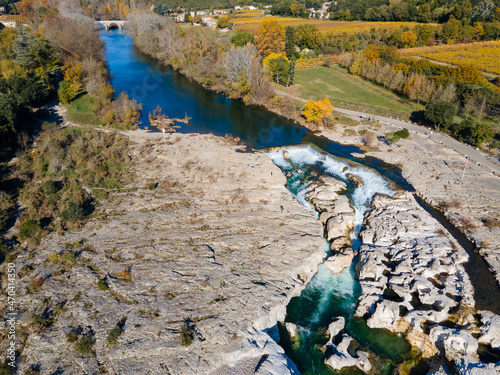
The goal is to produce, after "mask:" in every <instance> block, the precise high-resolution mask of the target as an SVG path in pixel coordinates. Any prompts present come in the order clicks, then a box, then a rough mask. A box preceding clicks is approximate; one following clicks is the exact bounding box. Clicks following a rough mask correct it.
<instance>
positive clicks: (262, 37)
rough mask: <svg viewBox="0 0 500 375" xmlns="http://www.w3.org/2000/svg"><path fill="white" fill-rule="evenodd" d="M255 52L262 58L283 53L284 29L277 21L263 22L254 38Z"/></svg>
mask: <svg viewBox="0 0 500 375" xmlns="http://www.w3.org/2000/svg"><path fill="white" fill-rule="evenodd" d="M255 43H256V44H257V50H258V51H259V53H260V54H261V55H262V56H267V55H269V54H270V53H272V52H274V53H283V54H284V53H285V28H284V27H283V25H282V24H280V23H279V22H278V21H274V20H270V21H263V22H262V24H261V25H260V27H259V31H257V35H256V36H255Z"/></svg>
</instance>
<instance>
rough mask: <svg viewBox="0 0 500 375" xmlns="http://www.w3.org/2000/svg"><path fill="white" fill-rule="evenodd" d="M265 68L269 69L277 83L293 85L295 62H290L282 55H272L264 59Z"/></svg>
mask: <svg viewBox="0 0 500 375" xmlns="http://www.w3.org/2000/svg"><path fill="white" fill-rule="evenodd" d="M263 63H264V66H266V67H267V68H268V69H269V72H270V73H271V76H272V77H273V79H274V80H275V81H276V83H278V84H280V85H283V86H288V85H290V84H291V83H293V75H294V68H295V64H294V62H290V61H289V60H288V59H287V58H286V56H284V55H283V54H282V53H279V54H277V53H271V54H270V55H269V56H267V57H266V58H265V59H264V62H263Z"/></svg>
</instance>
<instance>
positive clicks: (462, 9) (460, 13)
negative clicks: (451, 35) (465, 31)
mask: <svg viewBox="0 0 500 375" xmlns="http://www.w3.org/2000/svg"><path fill="white" fill-rule="evenodd" d="M452 14H453V16H454V17H455V18H456V19H457V20H460V21H462V24H464V25H466V24H468V23H469V22H470V18H471V17H472V4H471V2H470V1H469V0H462V1H460V2H459V3H457V4H456V5H455V7H454V8H453V12H452Z"/></svg>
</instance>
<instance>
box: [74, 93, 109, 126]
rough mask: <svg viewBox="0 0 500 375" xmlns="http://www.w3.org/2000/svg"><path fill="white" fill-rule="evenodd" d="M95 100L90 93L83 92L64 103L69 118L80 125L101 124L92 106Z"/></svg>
mask: <svg viewBox="0 0 500 375" xmlns="http://www.w3.org/2000/svg"><path fill="white" fill-rule="evenodd" d="M96 100H97V99H96V98H94V97H93V96H92V95H89V94H84V95H81V96H79V97H78V99H76V100H74V101H72V102H71V103H69V104H66V108H67V109H68V117H69V120H70V121H71V122H74V123H76V124H82V125H102V122H101V120H100V119H99V117H98V116H97V115H96V113H95V111H94V109H93V107H92V105H93V103H94V102H95V101H96Z"/></svg>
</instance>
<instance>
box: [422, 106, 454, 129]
mask: <svg viewBox="0 0 500 375" xmlns="http://www.w3.org/2000/svg"><path fill="white" fill-rule="evenodd" d="M455 113H456V108H455V106H454V105H453V104H452V103H450V102H436V103H429V105H428V106H427V108H426V110H425V118H426V119H427V120H429V121H430V122H432V123H433V124H434V126H435V128H436V129H437V131H440V128H441V126H442V127H443V128H444V129H445V130H446V129H447V128H448V127H449V126H450V125H451V123H452V121H453V116H455Z"/></svg>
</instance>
